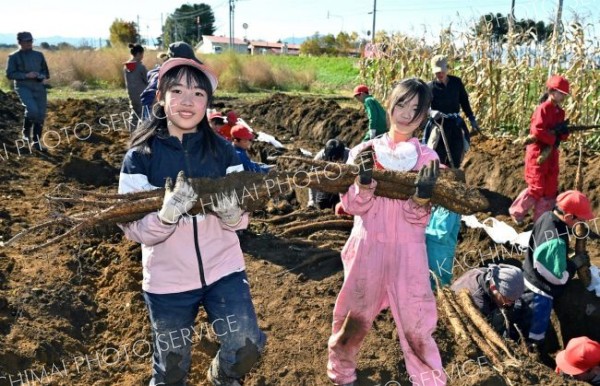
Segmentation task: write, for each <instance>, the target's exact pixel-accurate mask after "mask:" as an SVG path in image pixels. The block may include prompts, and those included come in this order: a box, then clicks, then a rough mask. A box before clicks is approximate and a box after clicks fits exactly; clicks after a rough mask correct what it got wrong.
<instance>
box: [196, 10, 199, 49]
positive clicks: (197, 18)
mask: <svg viewBox="0 0 600 386" xmlns="http://www.w3.org/2000/svg"><path fill="white" fill-rule="evenodd" d="M196 30H197V33H196V34H197V36H196V40H197V42H198V43H199V42H200V16H196Z"/></svg>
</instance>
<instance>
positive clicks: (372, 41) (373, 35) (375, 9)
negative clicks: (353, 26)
mask: <svg viewBox="0 0 600 386" xmlns="http://www.w3.org/2000/svg"><path fill="white" fill-rule="evenodd" d="M376 14H377V0H373V29H372V30H371V43H375V15H376Z"/></svg>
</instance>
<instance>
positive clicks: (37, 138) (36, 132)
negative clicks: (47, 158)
mask: <svg viewBox="0 0 600 386" xmlns="http://www.w3.org/2000/svg"><path fill="white" fill-rule="evenodd" d="M43 127H44V124H43V123H37V122H36V123H34V124H33V141H34V142H37V143H36V145H35V146H36V147H37V149H38V150H39V151H41V152H42V153H45V152H46V151H47V150H46V148H45V147H44V146H42V128H43Z"/></svg>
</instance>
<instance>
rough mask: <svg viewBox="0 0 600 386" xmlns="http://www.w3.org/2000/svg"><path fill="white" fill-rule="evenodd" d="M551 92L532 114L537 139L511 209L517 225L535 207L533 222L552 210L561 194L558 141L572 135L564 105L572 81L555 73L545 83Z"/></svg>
mask: <svg viewBox="0 0 600 386" xmlns="http://www.w3.org/2000/svg"><path fill="white" fill-rule="evenodd" d="M546 87H547V88H548V92H547V93H546V94H544V96H542V99H541V103H540V104H539V106H538V107H537V108H536V110H535V112H534V113H533V116H532V117H531V125H530V126H529V133H530V134H531V135H532V136H533V137H534V138H535V142H534V143H532V144H529V145H527V150H526V153H525V182H527V188H526V189H525V190H523V191H522V192H521V193H520V194H519V196H518V197H517V198H516V200H515V201H514V202H513V204H512V205H511V207H510V209H509V212H510V215H511V217H512V219H513V220H514V221H515V223H517V224H518V225H521V224H522V223H523V220H524V218H525V216H526V215H527V214H528V213H529V211H530V210H531V209H532V208H533V221H536V220H537V219H538V218H539V217H540V216H541V215H542V213H544V212H547V211H549V210H551V209H552V208H553V207H554V204H555V202H556V195H557V194H558V154H559V153H558V144H559V143H560V141H564V140H566V139H567V138H568V137H569V129H568V127H567V123H568V121H565V111H564V110H563V109H562V107H561V105H562V103H563V101H564V100H565V98H566V97H567V96H568V95H569V82H568V81H567V80H566V79H565V78H564V77H562V76H559V75H554V76H552V77H550V79H548V81H547V82H546ZM547 146H551V149H552V150H551V152H550V156H549V157H548V158H547V159H546V160H544V161H543V162H540V161H539V160H538V158H539V157H540V155H541V153H542V151H543V149H544V148H545V147H547Z"/></svg>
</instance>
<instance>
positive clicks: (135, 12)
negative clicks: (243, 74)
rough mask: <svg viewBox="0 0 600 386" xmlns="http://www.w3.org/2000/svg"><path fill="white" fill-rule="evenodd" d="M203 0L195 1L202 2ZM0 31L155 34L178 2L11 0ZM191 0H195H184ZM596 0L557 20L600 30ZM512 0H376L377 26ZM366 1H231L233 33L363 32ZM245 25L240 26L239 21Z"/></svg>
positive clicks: (543, 9) (521, 5)
mask: <svg viewBox="0 0 600 386" xmlns="http://www.w3.org/2000/svg"><path fill="white" fill-rule="evenodd" d="M515 1H516V8H515V16H516V18H517V19H521V18H531V19H534V20H544V21H549V20H550V18H551V17H552V16H553V14H554V13H555V9H556V6H557V3H558V0H515ZM201 2H202V1H197V3H201ZM2 3H3V4H2V16H1V20H2V21H1V23H0V33H9V34H12V33H16V32H18V31H21V30H29V31H31V32H32V33H33V35H34V37H35V36H38V37H42V36H43V37H50V36H56V35H60V36H65V37H93V38H102V39H106V38H108V28H109V26H110V24H111V23H112V22H113V21H114V19H115V18H121V19H124V20H127V21H137V20H138V17H139V22H140V26H141V28H140V29H141V31H140V32H141V34H142V35H143V36H144V37H148V36H150V37H156V36H158V35H159V34H160V26H161V15H162V17H163V18H166V16H167V15H168V14H169V13H170V12H173V11H174V10H175V9H176V8H177V7H179V6H180V5H181V4H183V3H184V2H183V1H174V0H143V1H142V0H100V1H94V2H91V1H86V0H11V1H3V2H2ZM190 3H194V1H191V2H190ZM204 3H206V4H208V5H210V6H211V7H212V9H213V11H214V14H215V19H216V22H215V24H216V27H217V31H216V35H223V36H228V34H229V0H208V1H204ZM599 3H600V1H599V0H564V13H563V15H564V18H565V19H567V20H571V19H572V17H573V12H577V13H578V14H579V15H580V16H583V17H584V19H585V20H586V21H587V22H588V23H590V24H592V25H594V28H595V29H596V30H595V32H594V35H596V36H599V32H600V10H599V9H598V8H600V7H599V5H600V4H599ZM510 4H511V0H377V12H376V30H377V31H379V30H386V31H389V32H392V31H400V32H404V33H407V34H410V35H414V36H423V35H426V36H428V37H429V38H432V37H434V36H437V33H438V32H439V30H440V27H441V26H447V25H449V24H450V23H452V25H453V27H456V28H457V29H459V30H460V29H462V30H464V29H466V27H465V26H466V25H467V23H470V22H472V20H474V19H476V18H477V17H478V16H480V15H482V14H486V13H489V12H494V13H496V12H501V13H503V14H506V13H508V12H509V10H510ZM372 10H373V0H300V1H298V0H238V1H236V2H235V14H234V15H235V23H234V26H235V27H234V28H235V36H236V37H238V38H243V37H244V36H246V37H247V38H248V39H250V40H254V39H259V38H263V39H267V40H271V41H274V40H277V39H283V38H287V37H304V36H310V35H312V34H314V33H315V32H317V31H318V32H319V33H321V34H327V33H333V34H337V33H338V32H340V31H342V30H343V31H346V32H352V31H356V32H358V33H359V34H360V35H361V36H365V37H366V36H367V31H369V30H371V28H372V23H373V15H372V14H369V12H371V11H372ZM244 23H247V25H248V28H247V30H244V29H243V28H242V25H243V24H244Z"/></svg>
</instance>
